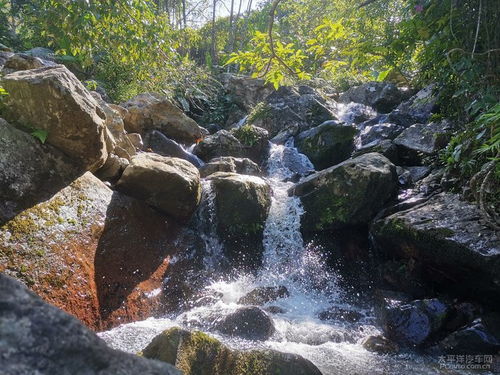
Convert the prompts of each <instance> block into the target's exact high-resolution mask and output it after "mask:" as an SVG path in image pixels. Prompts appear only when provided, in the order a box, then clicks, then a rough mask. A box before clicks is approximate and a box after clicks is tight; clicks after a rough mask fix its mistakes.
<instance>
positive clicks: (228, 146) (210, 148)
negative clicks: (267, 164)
mask: <svg viewBox="0 0 500 375" xmlns="http://www.w3.org/2000/svg"><path fill="white" fill-rule="evenodd" d="M268 139H269V133H268V132H267V130H265V129H262V128H259V127H256V126H253V125H243V126H242V127H240V128H235V129H232V130H231V131H227V130H219V131H218V132H216V133H214V134H212V135H209V136H208V137H206V138H205V139H204V140H203V141H201V142H200V143H198V144H197V145H196V147H195V148H194V150H193V153H194V154H195V155H197V156H198V157H200V158H201V159H202V160H204V161H209V160H211V159H214V158H217V157H221V156H232V157H236V158H249V159H251V160H253V161H254V162H256V163H260V162H261V161H263V160H264V159H265V156H266V155H267V151H268V148H269V142H268Z"/></svg>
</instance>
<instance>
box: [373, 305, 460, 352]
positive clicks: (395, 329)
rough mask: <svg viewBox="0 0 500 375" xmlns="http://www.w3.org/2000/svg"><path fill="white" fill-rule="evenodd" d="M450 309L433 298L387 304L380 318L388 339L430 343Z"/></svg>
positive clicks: (411, 343)
mask: <svg viewBox="0 0 500 375" xmlns="http://www.w3.org/2000/svg"><path fill="white" fill-rule="evenodd" d="M450 311H451V309H450V307H449V306H448V305H446V304H445V303H443V302H441V301H440V300H438V299H436V298H433V299H424V300H416V301H412V302H409V303H403V304H399V303H392V304H387V305H384V306H383V307H382V308H381V309H380V310H379V316H378V319H379V321H380V324H381V326H382V329H383V330H384V334H385V335H386V336H387V337H388V338H389V339H391V340H393V341H395V342H396V343H398V344H399V345H401V346H409V347H414V346H419V345H423V344H425V343H426V342H427V343H428V340H430V339H431V338H432V336H433V335H436V334H438V333H439V332H440V331H441V330H442V329H443V328H444V326H445V322H446V320H447V318H448V316H449V314H450Z"/></svg>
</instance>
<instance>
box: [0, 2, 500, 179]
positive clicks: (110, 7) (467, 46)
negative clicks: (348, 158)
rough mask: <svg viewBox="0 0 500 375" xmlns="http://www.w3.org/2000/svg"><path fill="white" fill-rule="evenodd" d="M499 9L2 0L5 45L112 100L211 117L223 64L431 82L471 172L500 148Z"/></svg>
mask: <svg viewBox="0 0 500 375" xmlns="http://www.w3.org/2000/svg"><path fill="white" fill-rule="evenodd" d="M221 7H225V8H226V9H227V13H229V15H228V16H223V17H222V16H219V15H220V13H221V12H220V9H221ZM499 8H500V2H498V1H497V0H368V1H362V0H354V1H352V0H300V1H295V0H273V1H264V2H261V3H260V4H259V5H258V6H257V7H256V6H255V4H252V1H248V2H243V1H242V0H224V1H223V0H213V1H208V0H198V1H196V0H154V1H153V0H127V1H112V0H103V1H95V0H36V1H32V0H0V43H2V44H4V45H6V46H7V47H10V48H13V49H14V50H18V51H25V50H29V49H32V48H34V47H44V48H48V49H50V50H51V51H53V53H54V55H55V57H56V58H57V60H58V61H59V62H61V63H64V64H66V65H67V66H68V67H70V69H71V70H73V71H74V72H75V73H76V74H77V75H78V77H79V78H80V79H82V80H83V81H85V82H86V84H87V85H88V86H89V87H90V88H96V87H98V86H99V87H103V88H104V89H105V90H106V92H107V94H108V95H109V96H110V98H111V99H112V100H113V101H123V100H126V99H129V98H130V97H132V96H134V95H136V94H137V93H139V92H143V91H157V92H161V93H163V94H165V95H167V96H170V97H172V98H175V99H177V100H178V101H181V102H183V103H191V105H193V104H195V105H201V106H207V107H208V108H211V109H212V110H213V112H214V113H216V112H217V110H220V108H221V106H223V103H222V104H221V101H222V99H221V97H220V91H219V83H218V81H217V75H218V74H219V73H222V72H238V73H240V74H246V75H250V76H253V77H262V78H265V79H266V81H267V82H269V83H271V84H272V85H274V87H276V88H278V87H279V86H282V85H290V84H294V83H297V82H300V81H311V82H326V83H327V84H328V85H330V86H333V87H335V88H336V89H337V90H340V91H341V90H344V89H347V88H348V87H350V86H353V85H355V84H359V83H362V82H367V81H373V80H375V81H390V82H393V83H396V84H398V85H400V86H406V87H412V88H420V87H423V86H425V85H428V84H431V83H432V84H434V85H435V86H436V90H437V91H439V93H440V113H439V114H438V116H444V117H448V118H451V119H453V120H454V121H456V122H458V123H459V124H460V125H461V129H462V131H461V132H459V133H457V134H456V136H455V137H454V139H453V140H452V142H451V143H450V145H449V146H448V148H447V149H446V151H445V152H444V153H443V155H442V158H443V162H444V163H447V164H448V165H449V167H450V168H452V169H453V168H454V169H457V170H459V171H460V173H461V174H462V175H463V176H470V175H471V174H472V173H474V172H475V171H477V170H478V168H479V167H480V166H481V165H482V164H484V163H485V162H486V161H489V160H493V161H494V162H495V163H496V162H497V161H498V152H499V150H500V134H499V132H498V126H496V125H497V124H498V119H499V117H500V105H499V104H498V98H499V70H500V69H499V59H500V30H499V28H500V26H499V24H500V22H499V21H500V19H499V18H500V9H499Z"/></svg>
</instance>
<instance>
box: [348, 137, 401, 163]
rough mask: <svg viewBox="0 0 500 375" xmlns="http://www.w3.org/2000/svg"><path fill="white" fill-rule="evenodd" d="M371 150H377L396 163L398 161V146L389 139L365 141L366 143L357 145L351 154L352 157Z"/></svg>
mask: <svg viewBox="0 0 500 375" xmlns="http://www.w3.org/2000/svg"><path fill="white" fill-rule="evenodd" d="M371 152H377V153H379V154H381V155H383V156H385V157H386V158H387V159H389V160H390V161H391V162H392V163H394V164H396V165H397V164H398V163H399V155H398V147H397V146H396V145H395V144H394V142H393V141H391V140H389V139H384V140H375V141H373V142H370V143H367V144H366V145H363V146H361V147H359V148H358V149H357V150H356V152H355V153H354V154H353V157H357V156H359V155H363V154H368V153H371Z"/></svg>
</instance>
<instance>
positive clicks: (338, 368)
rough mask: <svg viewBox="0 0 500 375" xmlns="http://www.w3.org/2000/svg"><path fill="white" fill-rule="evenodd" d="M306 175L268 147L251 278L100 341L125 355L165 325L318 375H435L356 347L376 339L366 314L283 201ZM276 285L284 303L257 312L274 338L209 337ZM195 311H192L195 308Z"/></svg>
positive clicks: (208, 234)
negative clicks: (259, 252)
mask: <svg viewBox="0 0 500 375" xmlns="http://www.w3.org/2000/svg"><path fill="white" fill-rule="evenodd" d="M312 169H313V166H312V164H311V163H310V161H309V160H308V159H307V158H306V157H305V156H304V155H302V154H300V153H298V152H297V150H296V149H295V148H294V147H293V144H291V143H289V144H286V145H275V144H272V145H271V150H270V157H269V160H268V163H267V171H268V182H269V184H270V185H271V187H272V192H273V197H272V204H271V208H270V212H269V216H268V219H267V221H266V225H265V229H264V243H263V245H264V256H263V266H262V268H261V269H260V270H259V271H258V272H257V274H256V275H240V276H239V277H237V278H236V279H231V280H227V279H221V280H218V281H215V282H213V283H211V284H210V285H209V286H207V288H206V294H208V295H211V296H213V298H212V299H209V301H210V302H207V303H205V304H202V305H201V306H197V307H194V308H191V309H190V310H189V311H185V312H183V313H182V314H180V315H177V316H169V317H165V318H162V319H158V318H150V319H147V320H145V321H142V322H136V323H131V324H126V325H122V326H120V327H117V328H115V329H113V330H110V331H108V332H103V333H101V334H100V336H101V337H102V338H103V339H104V340H106V341H107V342H108V343H109V344H110V345H111V346H112V347H115V348H117V349H122V350H125V351H128V352H137V351H140V350H142V349H143V348H144V347H145V346H146V345H147V344H148V343H149V342H150V341H151V340H152V338H153V337H154V336H156V335H157V334H158V333H160V332H162V331H163V330H165V329H167V328H170V327H172V326H182V327H186V328H189V329H200V330H203V331H209V332H210V334H211V335H213V336H214V337H216V338H218V339H220V340H221V341H223V342H224V343H225V344H226V345H228V346H230V347H233V348H237V349H249V348H271V349H275V350H279V351H283V352H291V353H296V354H300V355H302V356H303V357H305V358H308V359H309V360H311V361H312V362H313V363H314V364H316V366H317V367H318V368H319V369H320V370H321V371H322V373H323V374H324V375H334V374H370V375H371V374H394V375H396V374H398V375H399V374H404V373H410V372H411V373H412V374H422V375H424V374H426V375H427V374H440V373H441V372H440V371H439V368H438V365H437V363H436V362H435V361H434V365H433V364H432V363H431V362H430V361H429V360H428V359H427V358H426V357H423V356H416V355H413V354H408V353H402V354H398V355H394V356H382V355H377V354H374V353H371V352H368V351H366V350H365V349H364V348H363V347H362V345H361V344H360V341H361V340H362V339H363V338H364V337H366V336H369V335H376V334H379V333H380V332H379V330H378V328H377V327H376V326H375V324H374V318H373V317H372V314H371V311H367V310H363V309H361V308H359V307H356V306H352V305H350V304H348V303H347V302H345V300H346V299H345V298H344V297H345V292H343V291H342V290H341V289H340V287H339V286H338V285H337V284H338V283H337V278H336V276H335V275H334V274H332V273H331V272H329V271H328V269H327V267H326V266H325V264H324V262H323V260H322V258H321V256H320V255H319V253H318V252H316V251H315V250H314V248H313V247H311V246H307V245H305V244H304V242H303V239H302V236H301V232H300V217H301V214H302V213H303V210H302V206H301V204H300V200H299V199H298V198H296V197H293V196H292V197H290V196H288V189H289V188H290V187H291V186H292V185H293V183H292V182H289V181H290V180H291V179H293V178H297V174H298V175H299V176H300V175H305V174H307V173H308V172H309V171H311V170H312ZM203 196H204V202H203V204H202V206H201V207H200V211H199V213H198V215H199V218H200V220H204V221H208V223H200V225H201V226H200V227H199V228H197V230H198V231H199V233H201V237H202V239H203V240H204V242H205V245H206V249H207V251H206V259H205V266H206V267H210V268H214V267H216V264H217V262H219V261H220V259H221V257H222V254H223V248H222V244H221V242H220V241H219V239H218V237H217V235H216V232H215V225H214V224H215V222H216V217H215V209H214V194H213V192H212V190H211V186H210V183H209V182H208V181H204V182H203ZM269 286H284V287H286V288H287V290H288V292H289V296H288V297H285V298H280V299H278V300H276V301H273V302H269V303H268V304H266V305H264V306H263V307H264V308H266V307H269V305H272V306H274V307H277V308H276V309H274V311H279V312H275V313H273V314H271V315H272V318H273V321H274V325H275V327H276V332H275V333H274V334H273V336H272V337H271V338H270V339H269V340H267V341H249V340H244V339H237V338H234V337H228V336H224V335H220V334H218V333H217V332H215V331H212V330H211V329H212V327H213V324H214V322H216V321H217V320H218V319H220V318H221V317H222V316H225V315H227V314H229V313H231V312H234V311H235V310H236V309H238V308H240V307H242V306H241V305H239V304H238V300H239V299H240V298H241V297H243V296H244V295H246V294H247V293H249V292H250V291H252V290H254V289H255V288H257V287H269ZM195 305H198V304H195ZM328 310H329V311H345V310H348V311H355V312H356V313H357V314H358V316H359V317H360V319H359V321H357V322H349V321H347V320H346V319H343V317H342V315H341V314H340V316H339V317H338V318H336V319H334V320H329V321H326V322H325V321H321V320H320V319H319V318H318V313H320V312H322V311H328Z"/></svg>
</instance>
